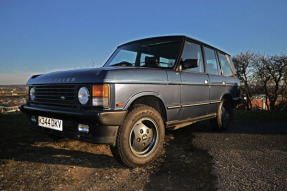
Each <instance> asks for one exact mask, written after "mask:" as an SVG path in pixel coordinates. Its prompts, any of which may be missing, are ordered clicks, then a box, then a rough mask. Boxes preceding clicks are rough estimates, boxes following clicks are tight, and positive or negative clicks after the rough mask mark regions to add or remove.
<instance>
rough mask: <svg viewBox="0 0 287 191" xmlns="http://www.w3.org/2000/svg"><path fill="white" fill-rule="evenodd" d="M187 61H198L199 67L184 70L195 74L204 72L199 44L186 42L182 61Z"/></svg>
mask: <svg viewBox="0 0 287 191" xmlns="http://www.w3.org/2000/svg"><path fill="white" fill-rule="evenodd" d="M186 60H196V62H197V65H198V67H195V68H188V69H184V68H183V69H184V70H188V71H194V72H204V66H203V59H202V52H201V47H200V45H199V44H195V43H192V42H185V45H184V51H183V53H182V59H181V61H182V62H185V61H186Z"/></svg>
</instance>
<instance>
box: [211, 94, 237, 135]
mask: <svg viewBox="0 0 287 191" xmlns="http://www.w3.org/2000/svg"><path fill="white" fill-rule="evenodd" d="M231 118H232V106H231V104H230V103H229V102H228V100H226V99H223V100H221V102H220V104H219V107H218V110H217V116H216V118H214V119H211V125H212V126H213V128H214V129H215V130H217V131H225V130H226V129H227V128H228V127H229V124H230V121H231Z"/></svg>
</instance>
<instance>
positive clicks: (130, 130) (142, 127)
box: [111, 105, 165, 167]
mask: <svg viewBox="0 0 287 191" xmlns="http://www.w3.org/2000/svg"><path fill="white" fill-rule="evenodd" d="M164 133H165V132H164V124H163V120H162V118H161V115H160V114H159V113H158V112H157V111H156V110H155V109H154V108H152V107H149V106H145V105H139V106H136V107H135V108H134V109H133V110H131V111H130V112H129V113H128V115H127V116H126V118H125V120H124V122H123V125H122V126H120V127H119V131H118V135H117V142H116V146H115V147H111V151H112V153H113V155H114V156H115V157H116V158H119V159H120V160H121V161H122V162H123V163H124V164H126V165H128V166H130V167H137V166H145V165H148V164H150V163H151V162H153V161H154V160H155V159H156V158H157V157H158V156H159V154H160V151H161V150H162V147H163V142H164Z"/></svg>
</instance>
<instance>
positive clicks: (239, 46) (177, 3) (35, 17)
mask: <svg viewBox="0 0 287 191" xmlns="http://www.w3.org/2000/svg"><path fill="white" fill-rule="evenodd" d="M286 10H287V1H286V0H269V1H267V0H240V1H236V0H216V1H215V0H202V1H199V0H144V1H137V0H121V1H120V0H78V1H75V0H0V85H9V84H25V83H26V81H27V80H28V78H29V77H30V76H31V75H34V74H43V73H48V72H53V71H59V70H67V69H79V68H87V67H101V66H103V64H104V63H105V61H106V60H107V59H108V58H109V56H110V55H111V54H112V53H113V51H114V50H115V49H116V47H117V46H118V45H120V44H123V43H125V42H128V41H131V40H136V39H140V38H146V37H152V36H163V35H187V36H190V37H192V38H195V39H198V40H201V41H203V42H206V43H208V44H211V45H213V46H215V47H217V48H219V49H222V50H224V51H226V52H228V53H229V54H231V55H236V54H238V53H240V52H245V51H248V50H250V51H254V52H256V53H261V54H267V55H273V54H280V53H287V11H286Z"/></svg>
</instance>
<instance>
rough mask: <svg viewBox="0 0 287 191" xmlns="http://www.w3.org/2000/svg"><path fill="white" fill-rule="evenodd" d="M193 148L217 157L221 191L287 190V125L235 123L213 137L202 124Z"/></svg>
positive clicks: (215, 164)
mask: <svg viewBox="0 0 287 191" xmlns="http://www.w3.org/2000/svg"><path fill="white" fill-rule="evenodd" d="M194 128H197V129H196V130H194V136H195V137H194V139H193V144H194V145H195V146H196V147H198V148H201V149H204V150H207V151H208V153H209V154H210V155H211V156H213V162H214V166H213V168H214V169H213V173H214V174H215V175H216V176H217V178H218V180H217V182H218V185H217V187H218V190H287V124H283V123H260V122H243V121H234V122H233V123H232V126H231V128H230V129H228V131H226V132H224V133H211V132H210V130H209V129H208V125H206V124H204V123H202V124H199V125H197V127H193V129H194Z"/></svg>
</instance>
